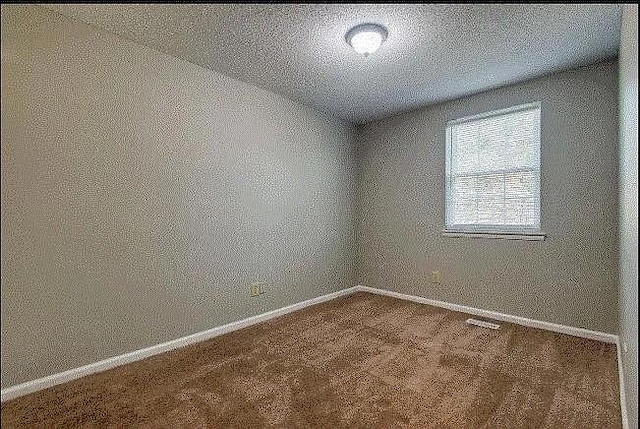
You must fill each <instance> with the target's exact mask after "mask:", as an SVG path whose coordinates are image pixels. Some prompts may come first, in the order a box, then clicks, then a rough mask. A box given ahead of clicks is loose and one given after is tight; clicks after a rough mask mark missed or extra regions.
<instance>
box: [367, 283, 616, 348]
mask: <svg viewBox="0 0 640 429" xmlns="http://www.w3.org/2000/svg"><path fill="white" fill-rule="evenodd" d="M356 291H358V292H371V293H375V294H378V295H386V296H390V297H393V298H399V299H404V300H407V301H413V302H419V303H421V304H428V305H433V306H434V307H441V308H446V309H447V310H453V311H459V312H461V313H468V314H473V315H474V316H480V317H486V318H488V319H494V320H501V321H503V322H509V323H515V324H516V325H523V326H528V327H530V328H538V329H544V330H547V331H553V332H559V333H561V334H568V335H573V336H574V337H581V338H588V339H590V340H597V341H603V342H605V343H612V344H616V343H617V341H618V336H617V335H614V334H607V333H605V332H598V331H590V330H588V329H583V328H574V327H573V326H565V325H558V324H556V323H551V322H543V321H541V320H535V319H527V318H525V317H520V316H512V315H510V314H504V313H498V312H495V311H489V310H482V309H480V308H473V307H467V306H464V305H459V304H451V303H449V302H444V301H436V300H434V299H429V298H423V297H421V296H415V295H406V294H403V293H398V292H393V291H390V290H385V289H376V288H372V287H368V286H362V285H358V286H356Z"/></svg>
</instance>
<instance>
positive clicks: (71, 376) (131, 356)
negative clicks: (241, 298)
mask: <svg viewBox="0 0 640 429" xmlns="http://www.w3.org/2000/svg"><path fill="white" fill-rule="evenodd" d="M356 290H357V288H356V287H351V288H348V289H343V290H339V291H337V292H333V293H330V294H327V295H322V296H319V297H317V298H313V299H309V300H307V301H303V302H299V303H297V304H293V305H289V306H287V307H283V308H279V309H277V310H273V311H269V312H267V313H263V314H259V315H257V316H252V317H249V318H246V319H242V320H239V321H237V322H231V323H227V324H226V325H222V326H218V327H215V328H212V329H208V330H206V331H202V332H197V333H195V334H192V335H188V336H186V337H182V338H178V339H175V340H171V341H167V342H166V343H161V344H157V345H155V346H151V347H147V348H144V349H140V350H135V351H132V352H129V353H125V354H123V355H120V356H114V357H112V358H109V359H104V360H101V361H99V362H94V363H91V364H88V365H85V366H81V367H78V368H73V369H70V370H68V371H64V372H60V373H57V374H52V375H49V376H47V377H43V378H39V379H37V380H33V381H28V382H25V383H22V384H18V385H16V386H12V387H8V388H6V389H2V391H1V393H2V402H5V401H9V400H11V399H15V398H18V397H20V396H23V395H27V394H29V393H33V392H37V391H38V390H43V389H47V388H49V387H53V386H56V385H58V384H62V383H66V382H68V381H72V380H76V379H78V378H80V377H84V376H86V375H90V374H94V373H96V372H102V371H106V370H108V369H111V368H115V367H117V366H121V365H124V364H127V363H131V362H135V361H138V360H141V359H145V358H148V357H150V356H154V355H157V354H160V353H164V352H167V351H169V350H174V349H178V348H181V347H185V346H188V345H190V344H194V343H198V342H200V341H205V340H208V339H210V338H213V337H217V336H220V335H224V334H227V333H229V332H232V331H237V330H238V329H242V328H246V327H248V326H251V325H255V324H257V323H260V322H264V321H266V320H269V319H273V318H275V317H279V316H282V315H285V314H287V313H291V312H293V311H296V310H300V309H302V308H305V307H309V306H310V305H314V304H319V303H321V302H325V301H329V300H332V299H334V298H338V297H340V296H343V295H349V294H352V293H354V292H356Z"/></svg>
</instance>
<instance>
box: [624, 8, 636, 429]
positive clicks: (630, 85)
mask: <svg viewBox="0 0 640 429" xmlns="http://www.w3.org/2000/svg"><path fill="white" fill-rule="evenodd" d="M620 339H621V343H622V344H623V356H622V359H623V369H624V378H625V387H626V397H627V410H628V413H629V427H631V428H637V427H638V5H637V4H636V5H625V6H624V11H623V14H622V35H621V39H620Z"/></svg>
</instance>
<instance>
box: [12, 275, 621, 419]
mask: <svg viewBox="0 0 640 429" xmlns="http://www.w3.org/2000/svg"><path fill="white" fill-rule="evenodd" d="M356 292H370V293H374V294H377V295H385V296H390V297H393V298H398V299H403V300H407V301H413V302H418V303H421V304H427V305H433V306H435V307H441V308H446V309H448V310H452V311H458V312H463V313H467V314H473V315H476V316H481V317H486V318H489V319H495V320H502V321H505V322H510V323H515V324H518V325H524V326H529V327H532V328H538V329H545V330H548V331H553V332H559V333H562V334H568V335H573V336H576V337H583V338H589V339H592V340H598V341H604V342H606V343H614V344H618V336H617V335H613V334H607V333H604V332H596V331H590V330H587V329H582V328H574V327H571V326H564V325H557V324H555V323H549V322H543V321H539V320H533V319H526V318H524V317H519V316H512V315H509V314H503V313H497V312H494V311H489V310H482V309H478V308H473V307H467V306H464V305H458V304H451V303H448V302H443V301H436V300H433V299H428V298H423V297H419V296H413V295H405V294H401V293H398V292H393V291H388V290H384V289H375V288H372V287H368V286H362V285H357V286H354V287H351V288H348V289H343V290H339V291H337V292H333V293H330V294H327V295H322V296H319V297H317V298H313V299H309V300H307V301H303V302H299V303H297V304H292V305H289V306H287V307H283V308H280V309H277V310H273V311H269V312H267V313H263V314H259V315H256V316H252V317H249V318H246V319H242V320H239V321H236V322H231V323H228V324H226V325H222V326H218V327H215V328H212V329H209V330H206V331H202V332H198V333H195V334H192V335H188V336H186V337H182V338H178V339H175V340H171V341H168V342H166V343H161V344H157V345H155V346H151V347H147V348H144V349H140V350H135V351H132V352H129V353H125V354H123V355H120V356H114V357H112V358H109V359H105V360H101V361H99V362H94V363H91V364H88V365H85V366H81V367H79V368H73V369H70V370H68V371H64V372H61V373H57V374H52V375H49V376H47V377H43V378H39V379H37V380H33V381H28V382H25V383H22V384H18V385H16V386H12V387H8V388H6V389H2V402H6V401H9V400H11V399H15V398H18V397H20V396H23V395H27V394H29V393H33V392H37V391H38V390H42V389H47V388H49V387H53V386H56V385H58V384H62V383H66V382H69V381H72V380H76V379H78V378H80V377H84V376H86V375H90V374H94V373H96V372H102V371H106V370H108V369H111V368H115V367H118V366H121V365H124V364H127V363H131V362H135V361H138V360H141V359H145V358H147V357H150V356H154V355H157V354H160V353H164V352H167V351H170V350H175V349H178V348H181V347H185V346H188V345H191V344H194V343H198V342H201V341H206V340H208V339H210V338H214V337H217V336H220V335H224V334H227V333H229V332H233V331H237V330H239V329H242V328H246V327H248V326H251V325H255V324H257V323H260V322H264V321H267V320H269V319H273V318H275V317H279V316H282V315H285V314H287V313H291V312H293V311H296V310H300V309H302V308H305V307H308V306H311V305H314V304H320V303H321V302H325V301H329V300H332V299H335V298H338V297H340V296H344V295H350V294H353V293H356ZM621 365H622V364H621V357H620V345H619V344H618V368H619V371H622V369H621V368H622V366H621ZM620 389H621V390H620V403H621V406H622V404H623V403H624V404H626V400H625V396H624V395H625V393H624V382H623V375H622V372H620ZM622 418H623V424H624V423H625V422H627V412H626V407H623V408H622ZM624 427H625V428H627V427H628V423H627V426H624Z"/></svg>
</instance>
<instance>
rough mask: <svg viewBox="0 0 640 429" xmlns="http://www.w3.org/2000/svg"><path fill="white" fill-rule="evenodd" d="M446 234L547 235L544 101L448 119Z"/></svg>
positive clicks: (507, 236)
mask: <svg viewBox="0 0 640 429" xmlns="http://www.w3.org/2000/svg"><path fill="white" fill-rule="evenodd" d="M445 198H446V204H445V206H446V209H445V210H446V215H445V217H446V221H445V227H446V228H445V235H453V236H457V235H460V234H462V235H465V234H469V233H470V234H474V233H475V234H478V235H482V234H484V235H485V236H492V237H496V238H521V239H542V238H543V237H544V235H543V234H542V233H541V232H540V103H533V104H526V105H522V106H516V107H512V108H509V109H504V110H499V111H494V112H489V113H484V114H481V115H477V116H473V117H470V118H463V119H457V120H455V121H450V122H448V123H447V148H446V197H445Z"/></svg>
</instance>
